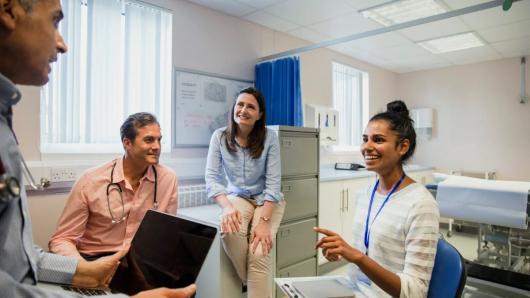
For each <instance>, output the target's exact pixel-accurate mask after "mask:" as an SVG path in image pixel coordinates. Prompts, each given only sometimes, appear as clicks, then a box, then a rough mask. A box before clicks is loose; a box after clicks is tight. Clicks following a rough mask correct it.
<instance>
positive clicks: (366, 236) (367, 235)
mask: <svg viewBox="0 0 530 298" xmlns="http://www.w3.org/2000/svg"><path fill="white" fill-rule="evenodd" d="M403 179H405V173H403V175H402V176H401V178H399V181H398V182H397V183H396V185H394V187H392V190H390V192H389V193H388V195H387V196H386V199H385V200H384V201H383V204H381V207H379V210H377V213H376V214H375V216H374V220H372V223H371V224H370V214H371V213H372V204H373V203H374V195H375V192H376V191H377V186H379V179H378V180H377V182H376V183H375V186H374V190H372V196H371V197H370V205H369V206H368V214H366V224H365V226H364V246H365V247H366V254H367V255H368V246H369V245H370V229H371V228H372V225H373V224H374V221H375V219H376V218H377V216H378V215H379V213H380V212H381V210H383V207H385V205H386V202H388V199H390V196H391V195H392V194H393V193H394V192H395V191H396V189H397V188H398V187H399V185H400V184H401V182H403Z"/></svg>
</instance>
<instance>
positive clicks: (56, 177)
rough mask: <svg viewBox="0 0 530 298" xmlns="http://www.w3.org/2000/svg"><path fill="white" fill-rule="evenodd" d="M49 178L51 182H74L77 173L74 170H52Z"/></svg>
mask: <svg viewBox="0 0 530 298" xmlns="http://www.w3.org/2000/svg"><path fill="white" fill-rule="evenodd" d="M50 176H51V179H50V180H51V181H52V182H63V181H75V179H76V178H77V171H76V169H75V168H52V170H51V173H50Z"/></svg>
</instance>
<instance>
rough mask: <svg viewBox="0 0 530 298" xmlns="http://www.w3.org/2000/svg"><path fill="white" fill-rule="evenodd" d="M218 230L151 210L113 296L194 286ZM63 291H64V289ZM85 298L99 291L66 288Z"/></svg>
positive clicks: (112, 289) (113, 286)
mask: <svg viewBox="0 0 530 298" xmlns="http://www.w3.org/2000/svg"><path fill="white" fill-rule="evenodd" d="M216 234H217V229H216V228H214V227H211V226H208V225H204V224H202V223H197V222H194V221H190V220H187V219H183V218H180V217H176V216H174V215H169V214H166V213H162V212H158V211H154V210H149V211H147V213H146V215H145V217H144V219H143V221H142V223H141V224H140V227H139V228H138V231H137V232H136V234H135V236H134V238H133V241H132V243H131V247H130V249H129V252H128V253H127V255H126V256H125V257H124V258H123V259H122V260H121V262H120V265H119V266H118V269H117V270H116V273H115V274H114V277H113V279H112V281H111V283H110V286H109V288H110V292H112V293H123V294H127V295H135V294H137V293H138V292H140V291H144V290H149V289H154V288H158V287H167V288H182V287H186V286H188V285H190V284H192V283H194V282H195V280H196V279H197V276H198V275H199V272H200V270H201V267H202V265H203V263H204V260H205V259H206V256H207V255H208V251H209V250H210V247H211V245H212V242H213V240H214V238H215V235H216ZM63 288H64V287H63ZM65 289H66V290H69V291H75V292H80V293H82V294H84V295H91V294H93V295H102V294H105V293H109V291H105V292H102V291H101V290H99V289H82V288H74V287H67V288H65Z"/></svg>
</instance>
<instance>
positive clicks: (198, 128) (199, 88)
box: [174, 68, 254, 147]
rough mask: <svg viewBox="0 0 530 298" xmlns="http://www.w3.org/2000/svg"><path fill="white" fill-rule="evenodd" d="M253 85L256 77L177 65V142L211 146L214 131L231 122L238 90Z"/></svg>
mask: <svg viewBox="0 0 530 298" xmlns="http://www.w3.org/2000/svg"><path fill="white" fill-rule="evenodd" d="M250 86H254V82H253V81H247V80H239V79H233V78H228V77H225V76H221V75H213V74H208V73H203V72H196V71H190V70H184V69H178V68H177V69H175V114H174V115H175V117H174V128H175V129H174V132H175V133H174V140H175V146H176V147H190V146H193V147H203V146H208V144H209V143H210V137H211V135H212V133H213V131H214V130H216V129H217V128H219V127H223V126H226V125H227V123H228V119H229V118H228V117H229V114H230V112H231V109H232V105H233V104H234V101H235V100H236V95H237V93H238V92H239V91H240V90H241V89H244V88H246V87H250Z"/></svg>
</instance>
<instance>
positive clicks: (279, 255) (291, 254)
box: [276, 217, 317, 270]
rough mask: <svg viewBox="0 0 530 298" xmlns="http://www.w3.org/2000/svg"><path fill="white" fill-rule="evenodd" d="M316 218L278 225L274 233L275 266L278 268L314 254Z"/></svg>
mask: <svg viewBox="0 0 530 298" xmlns="http://www.w3.org/2000/svg"><path fill="white" fill-rule="evenodd" d="M316 224H317V220H316V218H315V217H314V218H310V219H306V220H301V221H297V222H294V223H290V224H285V225H282V226H280V228H279V229H278V233H277V235H276V268H278V269H280V270H281V268H283V267H286V266H289V265H292V264H295V263H297V262H300V261H303V260H305V259H309V258H312V257H315V256H316V250H315V243H316V241H317V234H316V233H315V232H314V231H313V227H314V226H316Z"/></svg>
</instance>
